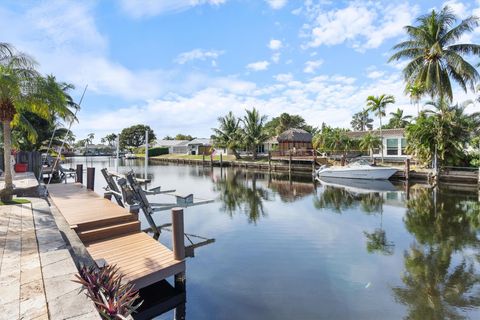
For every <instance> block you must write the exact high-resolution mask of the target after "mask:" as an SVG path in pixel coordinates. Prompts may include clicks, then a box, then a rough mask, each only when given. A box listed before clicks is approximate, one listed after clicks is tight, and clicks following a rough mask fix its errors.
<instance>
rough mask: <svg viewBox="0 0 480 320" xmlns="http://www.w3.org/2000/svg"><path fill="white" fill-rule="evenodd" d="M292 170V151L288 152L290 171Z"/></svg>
mask: <svg viewBox="0 0 480 320" xmlns="http://www.w3.org/2000/svg"><path fill="white" fill-rule="evenodd" d="M291 172H292V152H291V151H290V152H289V153H288V173H291Z"/></svg>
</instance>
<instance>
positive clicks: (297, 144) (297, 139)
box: [277, 128, 313, 154]
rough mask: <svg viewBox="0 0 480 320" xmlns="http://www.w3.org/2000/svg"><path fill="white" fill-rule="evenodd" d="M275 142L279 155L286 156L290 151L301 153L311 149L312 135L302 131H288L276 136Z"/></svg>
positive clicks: (295, 129) (293, 129)
mask: <svg viewBox="0 0 480 320" xmlns="http://www.w3.org/2000/svg"><path fill="white" fill-rule="evenodd" d="M277 141H278V150H279V151H280V154H284V153H285V154H286V153H288V152H290V151H293V152H294V153H301V152H305V151H310V150H312V149H313V147H312V134H311V133H310V132H307V131H305V130H303V129H297V128H292V129H288V130H287V131H284V132H282V133H281V134H279V135H278V137H277Z"/></svg>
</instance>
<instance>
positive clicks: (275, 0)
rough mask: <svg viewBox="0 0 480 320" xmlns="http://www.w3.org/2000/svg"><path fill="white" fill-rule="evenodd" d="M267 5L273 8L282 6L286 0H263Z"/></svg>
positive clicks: (276, 8)
mask: <svg viewBox="0 0 480 320" xmlns="http://www.w3.org/2000/svg"><path fill="white" fill-rule="evenodd" d="M265 1H267V3H268V5H269V6H270V7H271V8H272V9H275V10H278V9H281V8H283V7H284V6H285V5H286V4H287V0H265Z"/></svg>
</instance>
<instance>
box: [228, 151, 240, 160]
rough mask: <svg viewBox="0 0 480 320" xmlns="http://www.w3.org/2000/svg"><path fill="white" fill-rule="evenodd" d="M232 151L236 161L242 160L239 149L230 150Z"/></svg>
mask: <svg viewBox="0 0 480 320" xmlns="http://www.w3.org/2000/svg"><path fill="white" fill-rule="evenodd" d="M230 150H232V153H233V155H234V156H235V159H236V160H240V158H241V157H240V154H239V153H238V151H237V149H235V148H232V149H230Z"/></svg>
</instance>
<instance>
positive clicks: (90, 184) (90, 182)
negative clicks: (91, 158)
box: [87, 167, 95, 191]
mask: <svg viewBox="0 0 480 320" xmlns="http://www.w3.org/2000/svg"><path fill="white" fill-rule="evenodd" d="M94 188H95V168H93V167H92V168H87V189H88V190H92V191H93V189H94Z"/></svg>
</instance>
